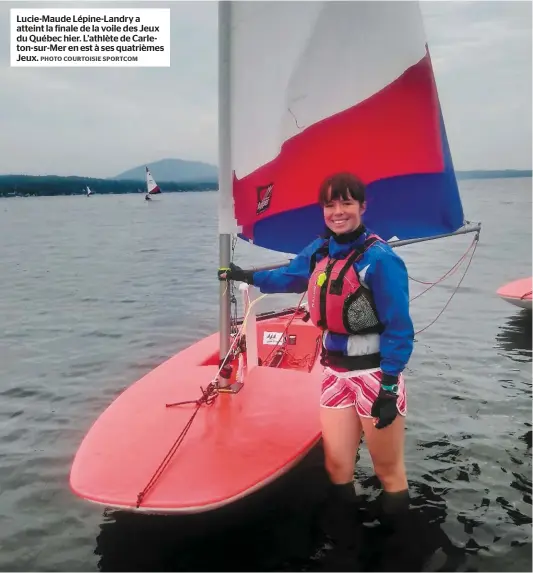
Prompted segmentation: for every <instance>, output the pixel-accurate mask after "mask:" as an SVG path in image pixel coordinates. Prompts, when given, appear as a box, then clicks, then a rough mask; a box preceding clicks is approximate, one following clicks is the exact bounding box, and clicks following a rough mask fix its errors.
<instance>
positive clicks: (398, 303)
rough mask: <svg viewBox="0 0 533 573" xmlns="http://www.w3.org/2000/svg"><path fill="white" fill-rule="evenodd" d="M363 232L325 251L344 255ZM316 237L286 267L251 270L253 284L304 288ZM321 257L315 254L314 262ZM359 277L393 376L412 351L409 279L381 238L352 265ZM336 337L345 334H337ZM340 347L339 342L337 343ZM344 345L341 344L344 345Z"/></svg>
mask: <svg viewBox="0 0 533 573" xmlns="http://www.w3.org/2000/svg"><path fill="white" fill-rule="evenodd" d="M369 235H370V233H369V232H368V231H365V232H364V233H363V234H362V235H361V236H359V237H358V238H357V239H355V240H354V241H352V242H350V243H342V244H341V243H338V242H337V241H336V240H335V237H331V238H330V239H329V254H330V256H332V257H335V258H337V259H343V258H346V256H347V255H348V254H349V253H350V252H351V251H352V250H353V248H354V247H356V246H361V245H362V244H363V243H364V242H365V240H366V239H367V238H368V237H369ZM324 241H325V239H323V238H319V239H316V240H315V241H313V242H312V243H310V244H309V245H308V246H307V247H305V249H303V251H301V252H300V253H299V254H298V255H297V256H296V257H295V258H294V259H292V261H291V263H290V264H289V265H288V266H287V267H282V268H279V269H274V270H271V271H257V272H255V273H254V278H253V282H254V286H256V287H258V288H259V290H260V291H261V292H262V293H280V292H287V293H289V292H294V293H303V292H305V291H306V290H307V286H308V282H309V278H310V272H309V264H310V260H311V256H312V254H313V253H314V252H315V251H317V249H318V248H319V247H321V246H322V245H323V244H324ZM320 259H321V256H320V255H319V256H318V257H317V262H318V261H319V260H320ZM354 267H355V270H356V272H357V273H358V275H359V277H360V279H361V280H362V281H363V282H364V283H365V284H366V286H367V287H368V288H369V289H370V291H371V292H372V295H373V298H374V302H375V305H376V310H377V314H378V318H379V320H380V322H381V324H382V325H383V326H384V330H383V332H382V333H381V335H380V354H381V364H380V366H381V370H382V371H383V373H385V374H389V375H391V376H397V375H398V374H400V373H401V372H402V371H403V370H404V368H405V367H406V365H407V363H408V361H409V358H410V357H411V353H412V351H413V341H414V328H413V322H412V320H411V316H410V314H409V279H408V276H407V269H406V267H405V263H404V262H403V260H402V259H401V258H400V257H399V256H398V255H397V254H396V253H395V252H394V251H393V249H392V248H391V247H390V246H389V245H387V244H386V243H383V242H381V241H377V242H376V243H374V244H373V245H372V246H371V247H370V248H369V249H367V250H366V251H365V253H364V255H363V257H361V258H360V259H359V260H358V261H357V262H356V263H355V264H354ZM335 336H336V337H337V338H338V337H341V338H342V337H346V338H347V336H348V335H342V334H338V335H335ZM340 346H342V343H341V344H340ZM344 346H345V345H344Z"/></svg>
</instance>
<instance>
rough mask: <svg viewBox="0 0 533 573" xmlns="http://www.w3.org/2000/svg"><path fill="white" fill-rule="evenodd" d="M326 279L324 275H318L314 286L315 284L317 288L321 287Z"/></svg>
mask: <svg viewBox="0 0 533 573" xmlns="http://www.w3.org/2000/svg"><path fill="white" fill-rule="evenodd" d="M327 278H328V277H327V275H326V273H320V274H319V275H318V278H317V279H316V284H317V285H318V286H319V287H321V286H322V285H323V284H324V283H325V282H326V279H327Z"/></svg>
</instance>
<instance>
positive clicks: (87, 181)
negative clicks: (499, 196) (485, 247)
mask: <svg viewBox="0 0 533 573" xmlns="http://www.w3.org/2000/svg"><path fill="white" fill-rule="evenodd" d="M456 176H457V179H458V180H459V181H461V180H466V179H508V178H517V177H531V176H532V170H531V169H502V170H472V171H456ZM87 185H88V186H89V187H90V188H91V191H92V192H93V193H94V194H95V195H103V194H104V195H106V194H118V195H121V194H130V193H137V194H139V193H146V183H145V181H144V180H137V179H118V180H117V179H97V178H91V177H77V176H59V175H0V197H17V196H18V197H29V196H30V197H31V196H39V197H43V196H44V197H47V196H56V195H85V194H86V187H87ZM158 185H159V187H160V188H161V190H162V191H163V193H187V192H191V191H217V190H218V181H217V180H216V179H210V180H209V179H208V180H196V181H158Z"/></svg>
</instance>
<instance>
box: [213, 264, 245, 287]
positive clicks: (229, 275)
mask: <svg viewBox="0 0 533 573" xmlns="http://www.w3.org/2000/svg"><path fill="white" fill-rule="evenodd" d="M221 275H225V276H224V277H222V276H221ZM218 280H219V281H241V282H243V283H248V284H249V285H253V284H254V273H253V272H252V271H245V270H243V269H241V267H238V266H237V265H234V264H233V263H230V264H229V269H227V268H225V269H223V268H222V269H218Z"/></svg>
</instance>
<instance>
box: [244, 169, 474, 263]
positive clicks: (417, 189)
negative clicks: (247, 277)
mask: <svg viewBox="0 0 533 573" xmlns="http://www.w3.org/2000/svg"><path fill="white" fill-rule="evenodd" d="M453 181H454V182H455V178H453ZM455 187H456V185H455ZM450 191H452V194H451V196H452V200H450ZM455 196H456V199H457V200H455V201H454V200H453V197H454V193H453V189H450V174H449V172H445V173H431V174H416V175H405V176H402V177H393V178H390V179H382V180H380V181H375V182H374V183H371V184H370V185H369V186H368V187H367V211H366V213H365V214H364V216H363V221H364V223H365V225H366V226H367V227H368V228H369V229H371V230H372V231H373V232H375V233H377V234H378V235H380V236H381V237H383V238H384V239H386V240H388V239H390V238H391V237H394V236H397V237H398V238H399V239H413V238H418V237H431V236H434V235H440V234H444V233H451V232H453V231H456V230H457V229H458V228H459V227H461V226H462V225H463V210H462V207H461V201H460V199H459V195H458V193H456V194H455ZM322 213H323V212H322V208H321V207H319V206H318V205H311V206H308V207H303V208H301V209H295V210H294V211H287V212H286V213H280V214H278V215H274V216H272V217H269V218H267V219H263V220H262V221H259V222H258V223H257V224H256V225H255V228H254V244H255V245H258V246H260V247H264V248H266V249H271V250H273V251H280V252H284V253H293V254H294V253H297V252H299V251H300V250H301V249H303V248H304V247H305V246H306V245H307V244H309V243H310V242H311V241H313V240H314V239H316V238H317V236H318V235H320V234H321V233H322V232H323V231H324V217H323V214H322ZM243 238H244V237H243Z"/></svg>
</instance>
